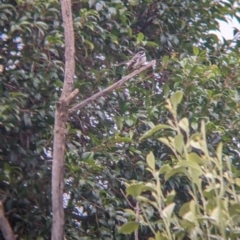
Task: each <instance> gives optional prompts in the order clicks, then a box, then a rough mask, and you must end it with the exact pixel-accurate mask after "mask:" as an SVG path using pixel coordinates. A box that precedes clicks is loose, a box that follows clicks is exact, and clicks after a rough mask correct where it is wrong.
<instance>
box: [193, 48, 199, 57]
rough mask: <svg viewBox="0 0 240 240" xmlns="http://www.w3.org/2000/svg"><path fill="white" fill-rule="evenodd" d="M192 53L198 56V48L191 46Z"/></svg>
mask: <svg viewBox="0 0 240 240" xmlns="http://www.w3.org/2000/svg"><path fill="white" fill-rule="evenodd" d="M193 53H194V55H195V56H198V54H199V49H198V48H197V47H195V46H194V47H193Z"/></svg>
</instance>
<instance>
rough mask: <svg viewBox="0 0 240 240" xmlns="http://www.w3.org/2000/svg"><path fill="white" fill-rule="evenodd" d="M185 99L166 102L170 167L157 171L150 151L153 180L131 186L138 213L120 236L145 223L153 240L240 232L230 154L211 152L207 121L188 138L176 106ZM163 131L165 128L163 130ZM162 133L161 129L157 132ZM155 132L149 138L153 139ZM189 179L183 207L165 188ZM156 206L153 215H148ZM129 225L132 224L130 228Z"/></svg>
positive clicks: (215, 236) (232, 236)
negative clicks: (172, 180)
mask: <svg viewBox="0 0 240 240" xmlns="http://www.w3.org/2000/svg"><path fill="white" fill-rule="evenodd" d="M181 97H182V94H181V92H176V93H174V94H173V95H172V96H171V98H170V99H167V101H166V107H167V109H168V110H169V111H170V112H171V118H169V119H168V124H169V128H171V132H172V134H168V135H167V136H165V137H164V138H158V140H159V141H160V142H162V143H164V144H165V145H167V146H168V147H169V148H170V149H171V151H172V157H170V156H169V157H170V161H171V162H172V164H163V165H161V166H160V167H159V168H157V169H156V168H155V166H156V160H155V157H154V155H153V153H152V152H150V153H149V154H148V155H147V158H146V162H147V167H146V170H148V171H149V172H150V173H151V176H152V178H151V179H149V180H146V181H144V182H138V181H134V182H133V183H131V184H129V183H128V184H127V189H126V193H127V196H129V195H131V196H133V197H134V198H135V199H136V201H137V203H138V204H139V207H140V210H139V211H138V212H137V210H135V213H134V212H132V214H133V216H134V217H135V218H136V219H138V221H137V222H135V223H134V224H133V223H132V222H129V223H125V224H124V225H123V226H122V227H121V228H120V229H119V232H121V233H131V232H134V231H135V230H136V227H137V223H139V225H147V226H148V227H149V228H150V229H151V231H152V234H153V236H154V237H150V238H149V239H155V240H158V239H186V237H187V238H188V239H238V238H239V236H240V233H239V230H238V229H239V211H240V205H239V196H240V188H239V179H240V178H239V176H240V171H237V170H236V168H235V167H234V166H232V163H231V161H230V158H229V156H227V155H225V154H223V153H222V147H223V144H222V142H220V143H219V144H218V146H217V148H216V150H215V152H212V151H209V150H208V144H207V141H206V128H205V127H206V126H205V123H204V121H202V122H201V124H200V126H199V132H195V133H193V134H191V135H189V132H190V128H189V124H188V119H187V118H182V119H178V118H177V112H176V108H177V106H178V104H179V103H180V99H181ZM164 129H165V128H163V131H166V130H164ZM158 131H160V130H159V128H158ZM151 135H152V134H148V135H147V136H148V137H150V136H151ZM177 175H180V176H181V177H182V178H184V177H185V178H187V179H188V189H187V190H186V191H187V192H188V194H189V195H190V196H191V199H190V201H186V202H185V203H184V204H182V205H181V206H180V208H179V209H177V208H175V205H176V204H177V201H176V200H177V198H176V192H175V191H174V190H172V191H167V192H164V187H163V186H164V184H165V183H166V182H167V181H168V180H169V179H170V178H173V177H174V176H177ZM160 179H163V183H162V182H161V180H160ZM149 207H153V208H154V209H155V211H152V212H150V214H149V211H148V208H149ZM130 223H131V224H130Z"/></svg>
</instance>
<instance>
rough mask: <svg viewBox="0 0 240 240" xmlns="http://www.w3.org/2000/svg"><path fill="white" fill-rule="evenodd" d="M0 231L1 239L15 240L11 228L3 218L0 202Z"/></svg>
mask: <svg viewBox="0 0 240 240" xmlns="http://www.w3.org/2000/svg"><path fill="white" fill-rule="evenodd" d="M0 230H1V231H2V234H3V237H4V239H5V240H15V236H14V234H13V231H12V228H11V226H10V224H9V222H8V220H7V218H6V217H5V213H4V209H3V204H2V202H1V201H0Z"/></svg>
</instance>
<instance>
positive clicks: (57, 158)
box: [52, 0, 77, 240]
mask: <svg viewBox="0 0 240 240" xmlns="http://www.w3.org/2000/svg"><path fill="white" fill-rule="evenodd" d="M61 9H62V19H63V26H64V38H65V74H64V83H63V91H62V94H61V97H60V98H59V100H58V102H57V104H56V111H55V123H54V142H53V165H52V214H53V221H52V240H63V239H64V211H63V187H64V186H63V173H64V153H65V138H66V122H67V119H68V108H69V102H70V101H71V99H72V98H73V97H74V96H75V94H76V93H77V92H75V93H74V92H72V90H73V78H74V73H75V60H74V54H75V47H74V31H73V20H72V9H71V0H61Z"/></svg>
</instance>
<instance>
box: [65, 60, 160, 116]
mask: <svg viewBox="0 0 240 240" xmlns="http://www.w3.org/2000/svg"><path fill="white" fill-rule="evenodd" d="M154 64H155V60H152V61H151V62H149V63H148V64H146V65H144V66H143V67H141V68H139V69H137V70H135V71H134V72H132V73H130V74H128V75H127V76H125V77H123V78H122V79H120V80H119V81H117V82H116V83H114V84H112V85H111V86H109V87H107V88H105V89H104V90H102V91H100V92H98V93H96V94H94V95H92V96H91V97H89V98H87V99H85V100H83V101H82V102H80V103H78V104H76V105H75V106H73V107H72V108H71V109H69V113H70V114H71V113H73V112H76V111H77V110H80V109H82V108H83V107H85V106H86V105H87V104H89V103H91V102H93V101H95V100H97V99H98V98H100V97H102V96H105V95H106V94H107V93H109V92H112V91H114V90H116V89H118V88H120V87H121V86H122V85H123V84H124V83H125V82H127V81H128V80H129V79H131V78H132V77H134V76H136V75H137V74H139V73H140V72H142V71H144V70H146V69H147V68H149V67H151V66H153V65H154Z"/></svg>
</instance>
